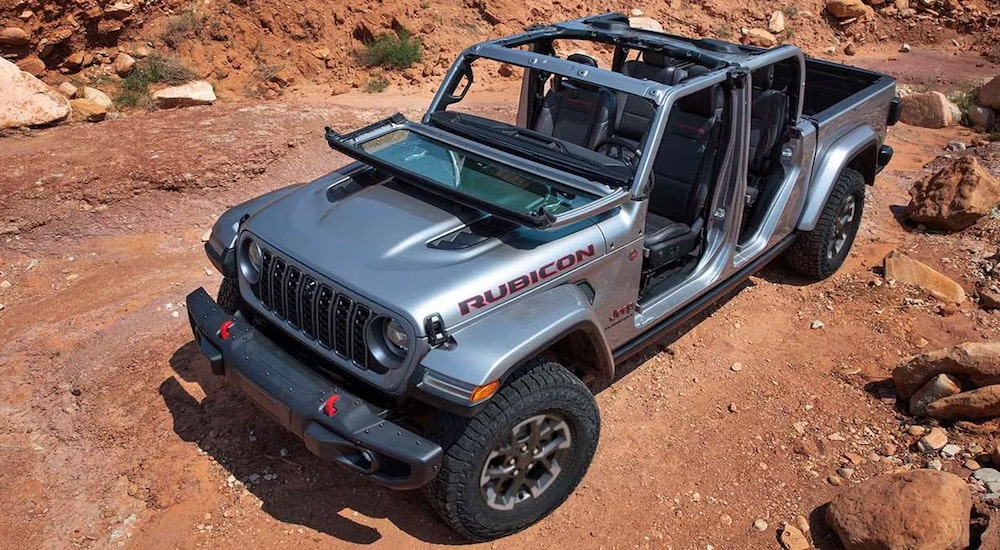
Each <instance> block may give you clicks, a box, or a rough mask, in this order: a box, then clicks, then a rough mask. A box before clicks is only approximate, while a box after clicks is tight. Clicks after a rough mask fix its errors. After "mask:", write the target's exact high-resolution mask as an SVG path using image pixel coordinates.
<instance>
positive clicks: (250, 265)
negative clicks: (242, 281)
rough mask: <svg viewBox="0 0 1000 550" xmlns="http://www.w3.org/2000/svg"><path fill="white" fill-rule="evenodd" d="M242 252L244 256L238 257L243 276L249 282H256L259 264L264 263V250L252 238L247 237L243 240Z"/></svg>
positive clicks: (258, 275)
mask: <svg viewBox="0 0 1000 550" xmlns="http://www.w3.org/2000/svg"><path fill="white" fill-rule="evenodd" d="M243 243H244V244H243V252H244V257H243V258H242V259H240V261H239V265H240V271H242V272H243V277H245V278H246V280H247V281H250V284H256V283H257V281H258V280H259V279H260V270H261V266H262V265H263V263H264V252H263V251H262V250H261V249H260V245H258V244H257V243H256V242H255V241H254V240H253V239H247V240H245V241H243Z"/></svg>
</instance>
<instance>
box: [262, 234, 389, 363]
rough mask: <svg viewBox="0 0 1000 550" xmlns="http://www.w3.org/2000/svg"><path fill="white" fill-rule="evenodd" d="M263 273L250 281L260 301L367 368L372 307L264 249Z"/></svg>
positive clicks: (340, 353) (316, 339)
mask: <svg viewBox="0 0 1000 550" xmlns="http://www.w3.org/2000/svg"><path fill="white" fill-rule="evenodd" d="M262 251H263V253H262V255H261V275H260V279H259V280H258V281H257V283H256V284H253V285H250V288H251V289H252V290H253V293H254V296H256V297H257V299H258V300H260V303H261V305H263V306H264V307H265V308H266V309H268V310H269V311H271V312H272V313H274V314H275V315H276V316H277V317H278V318H279V319H283V320H285V321H287V322H288V324H289V325H291V326H292V327H293V328H295V329H298V330H300V331H301V332H302V334H304V335H305V336H306V337H307V338H309V339H311V340H315V341H317V342H318V343H319V345H321V346H323V347H324V348H326V349H330V350H333V351H335V352H336V353H337V354H338V355H340V356H342V357H345V358H347V359H350V360H351V361H353V362H354V363H355V364H357V365H358V366H360V367H362V368H368V366H369V362H368V342H367V334H368V323H370V322H371V320H372V319H373V318H374V317H375V315H374V314H373V312H372V310H371V308H369V307H367V306H366V305H364V304H362V303H360V302H357V301H355V300H354V299H352V298H350V297H349V296H347V295H346V294H343V293H338V292H336V291H334V290H333V289H332V288H330V287H329V286H327V285H325V284H323V283H321V282H319V281H317V280H316V279H315V278H314V277H312V276H311V275H309V274H307V273H304V272H303V271H302V270H300V269H299V268H297V267H295V266H294V265H291V264H289V263H288V262H286V261H285V260H284V259H283V258H281V257H280V256H278V255H277V254H274V253H273V252H271V251H270V250H266V249H262Z"/></svg>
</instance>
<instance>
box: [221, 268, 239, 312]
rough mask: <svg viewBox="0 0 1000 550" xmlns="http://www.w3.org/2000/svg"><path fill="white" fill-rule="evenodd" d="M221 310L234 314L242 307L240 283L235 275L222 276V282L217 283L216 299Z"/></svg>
mask: <svg viewBox="0 0 1000 550" xmlns="http://www.w3.org/2000/svg"><path fill="white" fill-rule="evenodd" d="M216 302H217V303H218V304H219V307H220V308H222V311H225V312H226V313H228V314H229V315H233V314H235V313H236V312H237V311H239V309H240V308H241V307H243V298H242V297H241V296H240V283H239V281H237V280H236V277H223V279H222V284H221V285H219V295H218V297H217V299H216Z"/></svg>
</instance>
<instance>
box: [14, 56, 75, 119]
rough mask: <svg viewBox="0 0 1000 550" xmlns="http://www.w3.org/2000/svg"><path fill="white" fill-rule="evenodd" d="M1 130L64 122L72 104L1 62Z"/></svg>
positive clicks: (31, 77)
mask: <svg viewBox="0 0 1000 550" xmlns="http://www.w3.org/2000/svg"><path fill="white" fill-rule="evenodd" d="M0 90H3V93H2V94H0V130H5V129H8V128H18V127H21V126H41V125H44V124H52V123H53V122H59V121H61V120H65V119H66V117H68V116H69V113H70V108H69V100H68V99H66V98H65V97H63V96H62V95H61V94H60V93H58V92H56V91H55V90H53V89H52V88H49V87H48V86H47V85H46V84H45V83H44V82H42V81H41V80H38V79H37V78H35V77H33V76H31V75H30V74H28V73H26V72H24V71H22V70H21V69H18V68H17V65H14V64H13V63H11V62H10V61H7V60H6V59H3V58H0Z"/></svg>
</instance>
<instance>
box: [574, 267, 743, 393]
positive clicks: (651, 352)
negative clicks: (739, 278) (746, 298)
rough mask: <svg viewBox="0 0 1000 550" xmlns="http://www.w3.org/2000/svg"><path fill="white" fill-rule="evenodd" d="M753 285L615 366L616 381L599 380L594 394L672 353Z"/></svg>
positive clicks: (740, 288)
mask: <svg viewBox="0 0 1000 550" xmlns="http://www.w3.org/2000/svg"><path fill="white" fill-rule="evenodd" d="M753 285H754V283H753V281H751V280H749V279H748V280H746V281H744V282H743V283H742V284H740V285H739V286H737V287H736V288H734V289H732V290H730V291H729V292H727V293H726V294H724V295H722V296H720V297H719V299H717V300H715V301H714V302H713V303H712V304H711V305H709V306H708V307H706V308H705V309H703V310H701V311H700V312H698V314H697V315H695V316H694V317H692V318H691V319H688V320H687V321H685V322H684V323H682V324H681V325H680V326H678V327H677V328H675V329H674V330H671V331H670V332H667V333H666V334H664V335H663V336H661V337H660V338H658V339H656V340H653V341H651V342H650V343H649V344H648V345H647V346H646V347H645V348H644V349H643V350H642V351H640V352H639V353H637V354H635V355H634V356H632V357H630V358H629V359H626V360H625V361H624V362H622V363H619V364H618V365H616V366H615V378H614V380H610V381H609V380H607V379H606V378H603V377H602V378H598V379H597V380H595V381H594V382H593V383H592V384H590V389H591V391H592V392H593V393H594V395H597V394H599V393H600V392H602V391H604V390H606V389H608V388H609V387H611V385H613V384H615V383H616V382H617V381H619V380H621V379H622V378H625V377H626V376H628V375H629V374H631V373H632V371H634V370H636V369H637V368H639V367H640V366H642V365H643V364H644V363H645V362H646V361H649V360H650V359H652V358H653V357H656V356H657V355H659V354H660V353H663V352H667V353H671V351H670V346H671V345H672V344H673V343H674V342H676V341H677V340H680V339H681V337H683V336H684V335H685V334H687V333H688V332H689V331H690V330H691V329H693V328H694V327H696V326H698V325H699V324H701V323H702V321H704V320H705V319H708V318H709V317H711V316H712V315H713V314H715V312H716V311H718V310H719V309H720V308H722V307H723V306H725V305H726V304H728V303H729V301H730V300H732V299H733V298H735V297H736V295H737V294H739V293H740V292H742V291H743V290H744V289H747V288H750V287H752V286H753Z"/></svg>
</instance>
